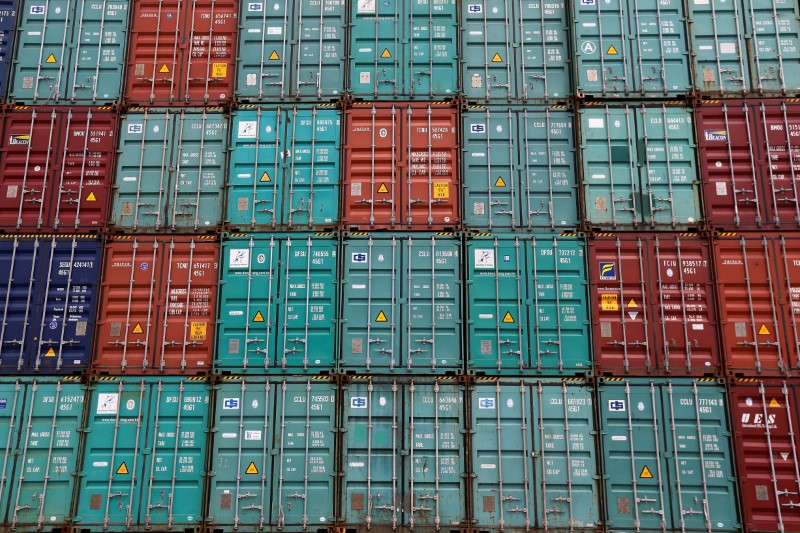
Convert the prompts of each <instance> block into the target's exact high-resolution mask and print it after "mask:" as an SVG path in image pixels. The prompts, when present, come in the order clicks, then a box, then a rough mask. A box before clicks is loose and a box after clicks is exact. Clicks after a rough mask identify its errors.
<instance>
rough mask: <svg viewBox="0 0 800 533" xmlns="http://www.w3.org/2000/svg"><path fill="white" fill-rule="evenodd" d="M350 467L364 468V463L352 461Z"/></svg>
mask: <svg viewBox="0 0 800 533" xmlns="http://www.w3.org/2000/svg"><path fill="white" fill-rule="evenodd" d="M349 466H350V468H364V466H365V465H364V463H362V462H356V461H353V462H351V463H350V465H349Z"/></svg>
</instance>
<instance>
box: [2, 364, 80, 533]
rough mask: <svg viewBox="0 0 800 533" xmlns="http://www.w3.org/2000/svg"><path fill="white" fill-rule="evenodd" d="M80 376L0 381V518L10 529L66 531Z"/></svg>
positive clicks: (75, 455) (73, 472)
mask: <svg viewBox="0 0 800 533" xmlns="http://www.w3.org/2000/svg"><path fill="white" fill-rule="evenodd" d="M79 380H80V378H79V377H63V378H60V379H55V378H51V379H40V378H33V377H31V378H19V379H16V380H15V379H13V378H3V379H2V380H0V420H2V423H1V424H0V428H1V429H0V443H5V447H4V451H3V456H2V478H0V516H1V517H2V522H3V524H4V525H5V527H9V528H10V529H11V530H15V531H22V532H25V531H43V530H47V531H56V530H60V529H58V528H64V530H66V529H67V526H68V524H69V520H70V519H71V516H70V510H71V509H72V494H73V490H74V488H75V480H76V477H75V475H76V472H77V466H78V454H79V452H80V446H79V439H80V435H81V430H82V428H83V404H84V399H85V394H86V388H85V386H84V385H82V384H81V383H80V381H79Z"/></svg>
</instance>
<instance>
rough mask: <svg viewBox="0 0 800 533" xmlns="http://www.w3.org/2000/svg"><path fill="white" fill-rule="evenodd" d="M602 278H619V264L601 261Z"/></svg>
mask: <svg viewBox="0 0 800 533" xmlns="http://www.w3.org/2000/svg"><path fill="white" fill-rule="evenodd" d="M600 279H617V266H616V265H615V264H614V263H600Z"/></svg>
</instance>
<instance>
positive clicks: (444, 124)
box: [341, 102, 461, 230]
mask: <svg viewBox="0 0 800 533" xmlns="http://www.w3.org/2000/svg"><path fill="white" fill-rule="evenodd" d="M344 114H345V128H344V133H343V135H344V177H343V184H342V209H341V212H342V228H344V229H356V230H358V229H360V230H375V229H393V230H452V229H458V227H459V226H460V224H461V200H460V198H461V180H460V177H459V172H458V159H459V157H460V150H459V135H458V124H459V119H458V109H456V108H455V107H453V106H452V105H449V104H437V103H410V102H402V103H401V102H397V103H394V104H392V103H372V104H355V105H354V106H353V107H351V108H350V109H347V110H345V112H344Z"/></svg>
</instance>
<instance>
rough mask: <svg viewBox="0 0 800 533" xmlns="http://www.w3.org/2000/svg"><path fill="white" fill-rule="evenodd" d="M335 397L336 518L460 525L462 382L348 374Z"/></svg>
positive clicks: (359, 524) (361, 523) (368, 523)
mask: <svg viewBox="0 0 800 533" xmlns="http://www.w3.org/2000/svg"><path fill="white" fill-rule="evenodd" d="M342 396H343V399H342V410H343V411H342V428H343V429H344V431H345V433H344V436H343V438H342V449H341V461H342V512H341V520H342V522H343V523H346V524H348V525H352V526H354V527H356V528H358V529H363V528H365V527H367V528H369V527H375V528H390V527H391V528H394V527H402V528H412V527H413V528H415V529H416V528H422V529H423V530H426V529H429V528H430V529H433V528H436V529H438V528H439V527H441V528H443V529H447V528H449V527H453V526H455V527H458V526H460V525H463V524H466V520H465V519H466V508H467V501H466V500H467V498H466V497H465V494H466V483H467V481H466V475H465V472H466V453H465V447H464V436H463V432H464V429H465V428H466V420H465V419H466V417H467V413H466V408H465V403H464V388H463V386H461V385H459V384H457V383H456V382H455V380H434V379H431V378H427V379H426V378H424V377H415V378H414V379H410V380H407V381H406V380H397V379H394V380H392V379H388V378H384V379H381V380H379V379H367V380H359V379H355V380H353V381H352V382H349V383H347V384H346V385H344V386H343V395H342Z"/></svg>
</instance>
